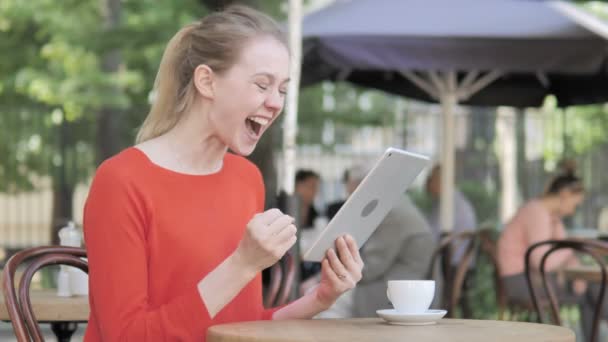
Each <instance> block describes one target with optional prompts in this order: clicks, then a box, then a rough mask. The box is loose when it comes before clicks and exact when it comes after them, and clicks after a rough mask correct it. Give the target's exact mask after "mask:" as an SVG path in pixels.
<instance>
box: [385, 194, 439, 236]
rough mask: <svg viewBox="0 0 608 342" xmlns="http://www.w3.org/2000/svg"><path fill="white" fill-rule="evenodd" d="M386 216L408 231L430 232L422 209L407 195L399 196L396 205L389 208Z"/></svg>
mask: <svg viewBox="0 0 608 342" xmlns="http://www.w3.org/2000/svg"><path fill="white" fill-rule="evenodd" d="M387 218H388V219H389V220H391V221H393V222H395V223H398V224H399V225H400V226H402V227H404V229H405V230H406V231H408V232H410V233H425V232H428V233H430V231H431V229H430V226H429V224H428V222H427V220H426V218H425V217H424V215H423V214H422V211H420V209H419V208H418V207H417V206H416V204H415V203H414V202H413V201H412V200H411V198H410V197H409V196H407V195H405V196H403V197H401V199H400V200H399V202H398V203H397V205H395V206H394V207H393V209H391V210H390V211H389V213H388V215H387Z"/></svg>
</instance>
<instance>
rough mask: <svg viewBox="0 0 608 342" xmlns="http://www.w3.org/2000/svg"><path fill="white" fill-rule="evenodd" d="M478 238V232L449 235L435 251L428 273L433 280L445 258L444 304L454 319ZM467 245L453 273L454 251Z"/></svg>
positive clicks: (471, 231)
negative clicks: (439, 262) (452, 259)
mask: <svg viewBox="0 0 608 342" xmlns="http://www.w3.org/2000/svg"><path fill="white" fill-rule="evenodd" d="M477 238H478V232H477V231H474V230H470V231H463V232H459V233H454V234H448V235H446V236H445V237H443V238H442V239H441V241H440V243H439V246H438V247H437V248H436V249H435V251H434V252H433V256H432V257H431V264H430V268H429V271H428V277H429V279H431V278H433V274H434V270H435V267H436V264H437V262H438V261H439V258H440V257H443V261H444V262H442V265H443V266H445V269H444V270H443V274H444V276H445V278H444V280H445V281H444V286H443V289H444V291H443V293H442V294H441V296H442V297H443V300H444V302H446V309H447V311H448V316H449V317H453V315H454V309H455V308H456V307H457V306H458V303H459V301H460V297H461V296H462V289H463V286H464V280H465V276H466V273H467V270H468V269H469V266H470V265H471V261H472V260H473V256H474V254H475V249H476V245H477ZM465 244H466V246H467V247H466V250H465V252H464V254H463V256H462V259H461V260H460V263H459V264H458V265H457V267H456V270H455V272H452V269H451V255H452V251H453V250H455V249H456V248H458V247H459V246H461V245H465ZM447 285H450V286H447Z"/></svg>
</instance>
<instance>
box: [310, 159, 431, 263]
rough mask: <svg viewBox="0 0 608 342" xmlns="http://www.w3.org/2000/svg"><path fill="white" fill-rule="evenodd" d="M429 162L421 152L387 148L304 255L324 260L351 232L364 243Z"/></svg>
mask: <svg viewBox="0 0 608 342" xmlns="http://www.w3.org/2000/svg"><path fill="white" fill-rule="evenodd" d="M429 164H430V160H429V158H427V157H425V156H422V155H418V154H414V153H410V152H406V151H403V150H399V149H395V148H389V149H388V150H386V152H385V153H384V154H383V155H382V157H381V158H380V160H378V161H377V162H376V164H375V166H374V167H373V168H372V169H371V171H370V172H369V173H368V174H367V176H365V178H364V179H363V181H362V182H361V184H359V186H358V187H357V189H356V190H355V192H353V193H352V195H351V196H350V197H349V198H348V200H347V201H346V203H344V205H343V206H342V208H340V210H339V211H338V212H337V213H336V215H335V216H334V218H333V219H332V220H331V221H330V222H329V224H328V225H327V227H326V228H325V229H324V230H323V231H322V232H321V233H320V234H319V237H318V238H317V239H316V241H315V242H314V243H313V244H312V246H311V247H310V249H309V250H308V251H306V253H305V254H304V256H303V257H302V258H303V259H304V260H307V261H321V260H323V258H324V257H325V253H326V251H327V250H328V249H329V248H335V246H334V242H335V241H336V239H337V238H338V237H340V236H342V235H345V234H350V235H352V236H353V237H354V238H355V240H356V241H357V245H358V246H359V247H361V246H363V244H364V243H365V241H367V239H368V238H369V237H370V235H372V233H373V232H374V230H376V228H377V227H378V225H379V224H380V222H382V220H383V219H384V217H385V216H386V214H388V212H389V211H390V210H391V209H392V208H393V206H395V204H396V203H397V201H398V200H399V199H400V198H402V196H403V193H404V192H405V191H406V190H407V188H408V187H409V186H410V184H412V182H413V181H414V179H415V178H416V177H417V176H418V174H420V172H421V171H422V170H423V169H424V168H425V167H426V166H428V165H429Z"/></svg>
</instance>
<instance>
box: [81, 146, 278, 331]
mask: <svg viewBox="0 0 608 342" xmlns="http://www.w3.org/2000/svg"><path fill="white" fill-rule="evenodd" d="M263 207H264V187H263V181H262V177H261V175H260V172H259V171H258V169H257V168H256V167H255V166H254V165H253V164H252V163H250V162H249V161H247V160H246V159H245V158H242V157H238V156H236V155H232V154H226V157H225V158H224V164H223V167H222V169H221V171H219V172H218V173H215V174H212V175H207V176H194V175H186V174H181V173H177V172H173V171H170V170H168V169H165V168H162V167H160V166H158V165H156V164H153V163H152V162H151V161H150V160H149V159H148V157H147V156H146V155H145V154H144V153H143V152H141V151H140V150H138V149H136V148H129V149H126V150H125V151H123V152H121V153H120V154H118V155H117V156H115V157H113V158H111V159H109V160H107V161H105V162H104V163H103V164H102V165H101V166H100V167H99V169H98V170H97V173H96V175H95V179H94V181H93V184H92V186H91V190H90V193H89V197H88V199H87V202H86V206H85V211H84V230H85V231H84V233H85V242H86V246H87V252H88V257H89V267H90V270H89V271H90V273H89V274H90V281H89V282H90V296H89V298H90V299H89V300H90V306H91V315H90V318H89V325H88V328H87V331H86V335H85V341H88V342H94V341H138V342H143V341H205V335H206V332H207V328H209V327H210V326H211V325H215V324H219V323H226V322H235V321H248V320H260V319H270V318H271V317H272V313H273V312H274V310H264V309H263V306H262V285H261V278H260V276H259V275H258V276H257V277H256V278H255V279H254V280H253V281H251V282H250V283H249V284H248V285H247V286H246V287H244V288H243V289H242V291H241V292H240V293H239V294H238V295H237V296H236V297H235V299H234V300H232V302H230V303H229V304H227V305H226V306H225V307H224V308H223V310H222V311H220V312H219V313H218V314H217V315H216V316H215V317H214V318H213V319H212V318H210V316H209V313H208V312H207V309H206V307H205V304H204V302H203V301H202V299H201V297H200V295H199V292H198V290H197V284H198V282H199V281H200V280H201V279H203V278H204V277H205V275H207V274H208V273H209V272H211V271H212V270H214V269H215V268H216V267H217V266H218V265H219V264H220V263H221V262H222V261H223V260H225V259H226V258H227V257H228V256H229V255H230V254H231V253H232V252H233V251H234V250H235V249H236V247H237V246H238V243H239V241H240V239H241V237H242V235H243V233H244V231H245V228H246V224H247V223H248V222H249V220H250V219H251V218H252V217H253V215H254V214H256V213H258V212H261V211H262V210H263Z"/></svg>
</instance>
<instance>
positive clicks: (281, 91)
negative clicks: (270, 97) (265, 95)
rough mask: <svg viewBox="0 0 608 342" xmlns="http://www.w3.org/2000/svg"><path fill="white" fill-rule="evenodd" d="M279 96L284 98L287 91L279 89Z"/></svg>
mask: <svg viewBox="0 0 608 342" xmlns="http://www.w3.org/2000/svg"><path fill="white" fill-rule="evenodd" d="M279 94H281V95H283V96H285V95H287V90H282V89H279Z"/></svg>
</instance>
